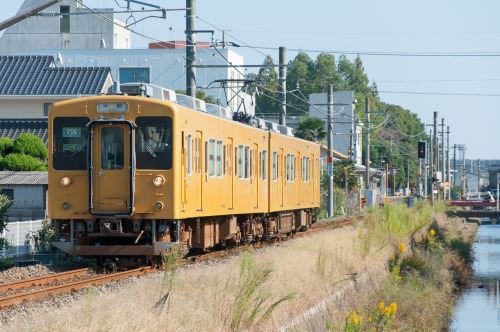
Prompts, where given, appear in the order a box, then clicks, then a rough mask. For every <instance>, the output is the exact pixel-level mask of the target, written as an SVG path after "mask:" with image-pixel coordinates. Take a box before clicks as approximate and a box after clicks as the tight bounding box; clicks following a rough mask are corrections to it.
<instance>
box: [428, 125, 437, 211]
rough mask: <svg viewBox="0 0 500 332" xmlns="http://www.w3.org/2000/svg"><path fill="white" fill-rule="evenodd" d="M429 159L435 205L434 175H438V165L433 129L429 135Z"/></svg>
mask: <svg viewBox="0 0 500 332" xmlns="http://www.w3.org/2000/svg"><path fill="white" fill-rule="evenodd" d="M429 140H430V144H429V160H430V165H429V166H430V178H431V179H430V181H429V182H430V185H431V186H430V187H431V188H430V191H431V205H434V177H435V176H436V173H435V168H436V165H435V164H434V134H433V133H432V130H431V132H430V135H429Z"/></svg>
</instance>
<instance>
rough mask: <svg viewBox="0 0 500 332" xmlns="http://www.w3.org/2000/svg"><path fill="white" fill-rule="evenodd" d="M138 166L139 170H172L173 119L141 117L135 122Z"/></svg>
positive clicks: (166, 117)
mask: <svg viewBox="0 0 500 332" xmlns="http://www.w3.org/2000/svg"><path fill="white" fill-rule="evenodd" d="M135 122H136V124H137V129H136V131H135V152H136V165H137V168H138V169H171V168H172V118H170V117H168V116H141V117H138V118H136V120H135Z"/></svg>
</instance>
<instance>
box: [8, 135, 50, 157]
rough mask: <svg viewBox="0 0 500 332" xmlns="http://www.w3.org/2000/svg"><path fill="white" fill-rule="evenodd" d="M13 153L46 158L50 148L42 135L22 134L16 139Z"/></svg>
mask: <svg viewBox="0 0 500 332" xmlns="http://www.w3.org/2000/svg"><path fill="white" fill-rule="evenodd" d="M12 151H13V153H19V154H25V155H29V156H32V157H35V158H39V159H41V160H46V159H47V156H48V150H47V147H46V146H45V144H44V143H43V141H42V140H41V139H40V137H38V136H35V135H33V134H29V133H26V134H21V135H19V136H17V138H16V139H15V140H14V146H13V148H12Z"/></svg>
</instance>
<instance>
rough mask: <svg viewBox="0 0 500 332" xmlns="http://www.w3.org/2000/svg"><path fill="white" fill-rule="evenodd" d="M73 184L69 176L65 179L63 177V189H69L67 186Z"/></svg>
mask: <svg viewBox="0 0 500 332" xmlns="http://www.w3.org/2000/svg"><path fill="white" fill-rule="evenodd" d="M71 182H72V181H71V178H70V177H69V176H65V177H63V178H62V179H61V185H62V186H63V187H67V186H69V185H70V184H71Z"/></svg>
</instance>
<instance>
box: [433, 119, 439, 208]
mask: <svg viewBox="0 0 500 332" xmlns="http://www.w3.org/2000/svg"><path fill="white" fill-rule="evenodd" d="M432 144H433V146H434V153H433V156H434V172H433V177H434V178H437V172H438V171H439V141H438V112H434V138H433V142H432ZM432 188H433V193H432V195H433V196H434V185H433V186H432ZM437 191H438V195H437V197H438V199H439V189H438V190H437Z"/></svg>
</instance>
